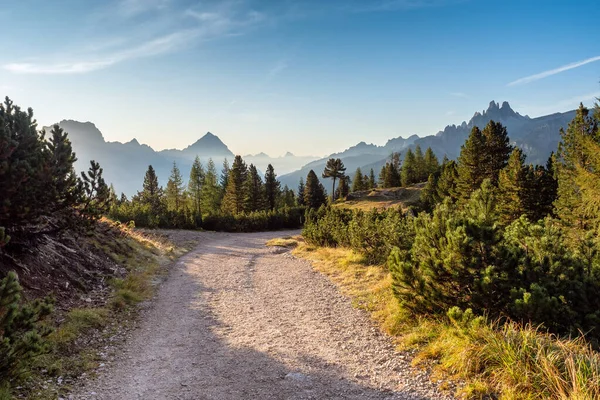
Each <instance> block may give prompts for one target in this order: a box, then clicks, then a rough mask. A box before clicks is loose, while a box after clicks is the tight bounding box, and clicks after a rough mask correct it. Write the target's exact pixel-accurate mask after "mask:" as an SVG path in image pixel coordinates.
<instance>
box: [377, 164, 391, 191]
mask: <svg viewBox="0 0 600 400" xmlns="http://www.w3.org/2000/svg"><path fill="white" fill-rule="evenodd" d="M388 165H389V163H386V164H385V165H384V166H383V167H381V171H379V187H382V188H386V187H387V185H386V184H387V182H388V180H387V179H388V177H387V172H388V170H389V168H388Z"/></svg>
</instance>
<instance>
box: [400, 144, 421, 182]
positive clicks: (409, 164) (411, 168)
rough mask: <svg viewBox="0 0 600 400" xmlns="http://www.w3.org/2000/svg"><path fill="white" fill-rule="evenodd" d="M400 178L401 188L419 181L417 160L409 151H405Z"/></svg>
mask: <svg viewBox="0 0 600 400" xmlns="http://www.w3.org/2000/svg"><path fill="white" fill-rule="evenodd" d="M421 155H422V154H421ZM421 163H422V157H421ZM400 178H401V182H402V186H409V185H412V184H413V183H417V182H418V181H419V171H418V166H417V159H416V157H415V153H413V151H412V150H411V149H408V150H407V151H406V154H405V155H404V161H403V162H402V172H401V174H400Z"/></svg>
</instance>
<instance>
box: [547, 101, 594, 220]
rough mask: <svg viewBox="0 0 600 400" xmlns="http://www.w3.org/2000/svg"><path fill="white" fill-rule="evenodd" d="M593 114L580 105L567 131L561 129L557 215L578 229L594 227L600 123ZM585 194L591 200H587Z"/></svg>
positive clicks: (558, 155)
mask: <svg viewBox="0 0 600 400" xmlns="http://www.w3.org/2000/svg"><path fill="white" fill-rule="evenodd" d="M589 114H590V113H589V110H588V109H587V108H586V107H584V106H583V104H580V105H579V108H578V109H577V113H576V115H575V118H573V121H571V123H569V127H568V128H567V130H566V131H564V130H562V129H561V132H560V135H561V142H560V143H559V145H558V153H557V162H556V165H555V167H556V172H557V177H558V190H557V192H558V199H557V200H556V203H555V206H556V214H557V215H558V216H559V217H560V218H561V220H562V221H563V222H564V223H565V224H566V225H567V226H569V227H572V228H578V229H589V228H590V227H591V226H590V217H591V216H592V213H590V211H593V209H594V208H595V207H593V204H594V202H593V200H592V199H593V198H594V197H595V196H594V195H593V193H594V190H593V189H594V183H595V182H594V181H595V180H596V182H597V179H598V175H597V172H595V171H594V169H593V167H594V166H595V165H594V164H596V162H595V160H596V157H597V155H598V154H597V152H596V154H594V151H595V150H596V151H597V150H598V139H599V138H598V136H599V134H598V121H597V120H596V119H595V118H593V117H592V116H590V115H589ZM586 192H587V193H586ZM584 195H585V196H586V198H587V200H588V201H584ZM590 200H592V201H591V202H590ZM586 203H587V204H586ZM596 215H597V214H596ZM596 215H593V217H594V218H596Z"/></svg>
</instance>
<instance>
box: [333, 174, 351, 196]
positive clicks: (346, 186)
mask: <svg viewBox="0 0 600 400" xmlns="http://www.w3.org/2000/svg"><path fill="white" fill-rule="evenodd" d="M349 181H350V178H349V177H347V176H343V177H341V178H340V184H339V185H338V188H337V189H336V192H337V193H336V194H335V198H336V199H344V198H346V197H347V196H348V193H350V182H349Z"/></svg>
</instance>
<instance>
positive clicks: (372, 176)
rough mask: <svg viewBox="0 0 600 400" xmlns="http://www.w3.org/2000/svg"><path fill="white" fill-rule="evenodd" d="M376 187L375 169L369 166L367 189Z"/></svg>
mask: <svg viewBox="0 0 600 400" xmlns="http://www.w3.org/2000/svg"><path fill="white" fill-rule="evenodd" d="M376 187H377V181H376V180H375V171H373V168H371V171H370V172H369V189H375V188H376Z"/></svg>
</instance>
